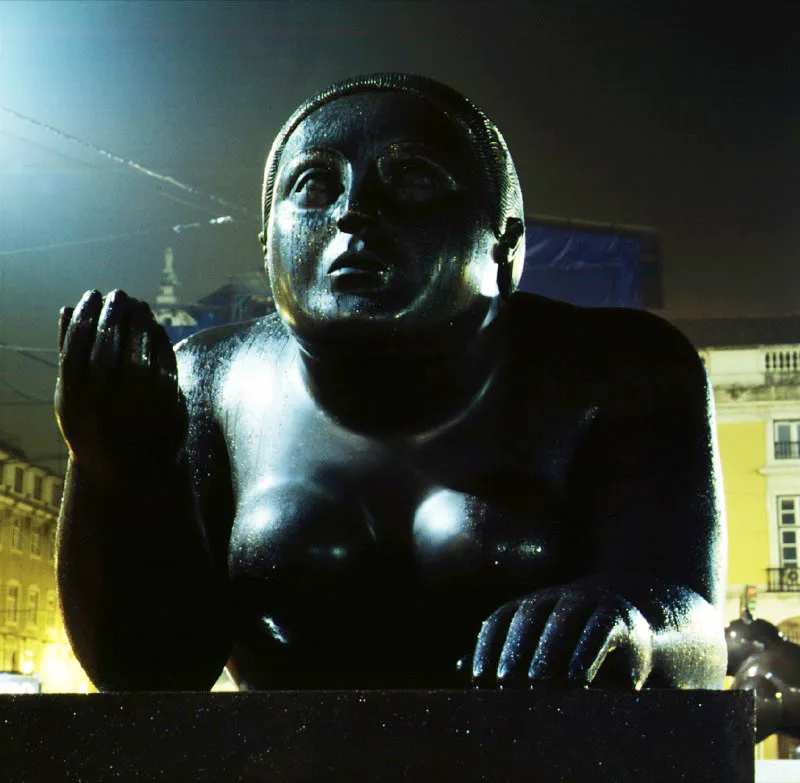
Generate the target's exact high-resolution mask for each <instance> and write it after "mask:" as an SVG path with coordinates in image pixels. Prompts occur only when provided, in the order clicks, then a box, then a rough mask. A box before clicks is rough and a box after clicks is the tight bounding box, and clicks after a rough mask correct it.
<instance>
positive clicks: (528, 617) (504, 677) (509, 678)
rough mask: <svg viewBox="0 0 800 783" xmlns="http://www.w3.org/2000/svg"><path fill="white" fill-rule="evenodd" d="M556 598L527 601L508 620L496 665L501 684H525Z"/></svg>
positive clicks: (544, 597) (547, 597)
mask: <svg viewBox="0 0 800 783" xmlns="http://www.w3.org/2000/svg"><path fill="white" fill-rule="evenodd" d="M556 600H557V598H556V597H555V596H551V595H547V596H542V597H535V598H527V599H525V600H524V601H522V602H521V603H520V606H519V609H517V611H516V613H515V614H514V617H513V619H512V620H511V625H510V626H509V628H508V633H507V634H506V639H505V643H504V644H503V649H502V652H501V653H500V661H499V663H498V666H497V679H498V681H499V683H500V684H501V685H504V686H507V685H523V684H527V679H528V669H529V668H530V664H531V659H532V657H533V653H534V651H535V650H536V648H537V646H538V642H539V639H540V637H541V635H542V631H543V630H544V627H545V624H546V623H547V620H548V618H549V617H550V615H551V613H552V611H553V607H554V606H555V604H556Z"/></svg>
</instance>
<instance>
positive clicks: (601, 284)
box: [519, 219, 662, 308]
mask: <svg viewBox="0 0 800 783" xmlns="http://www.w3.org/2000/svg"><path fill="white" fill-rule="evenodd" d="M519 287H520V289H521V290H523V291H529V292H531V293H536V294H541V295H542V296H547V297H550V298H551V299H560V300H561V301H565V302H570V303H571V304H577V305H584V306H590V307H636V308H643V307H660V306H662V303H661V291H660V267H659V260H658V241H657V236H656V234H655V231H653V230H650V229H625V228H624V227H615V226H606V227H603V226H601V225H599V224H590V223H581V222H580V221H572V222H570V221H561V220H558V219H553V220H552V221H550V222H549V223H548V222H543V221H538V220H526V223H525V266H524V268H523V271H522V279H521V281H520V286H519Z"/></svg>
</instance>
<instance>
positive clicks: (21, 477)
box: [14, 468, 25, 495]
mask: <svg viewBox="0 0 800 783" xmlns="http://www.w3.org/2000/svg"><path fill="white" fill-rule="evenodd" d="M24 482H25V471H24V470H23V469H22V468H14V492H16V493H17V494H18V495H21V494H22V488H23V486H24Z"/></svg>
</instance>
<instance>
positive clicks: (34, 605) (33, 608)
mask: <svg viewBox="0 0 800 783" xmlns="http://www.w3.org/2000/svg"><path fill="white" fill-rule="evenodd" d="M38 623H39V588H38V587H35V586H34V585H31V586H30V587H29V588H28V625H38Z"/></svg>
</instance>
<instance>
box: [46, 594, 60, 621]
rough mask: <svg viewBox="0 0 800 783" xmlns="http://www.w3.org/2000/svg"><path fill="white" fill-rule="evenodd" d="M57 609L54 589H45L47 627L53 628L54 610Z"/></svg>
mask: <svg viewBox="0 0 800 783" xmlns="http://www.w3.org/2000/svg"><path fill="white" fill-rule="evenodd" d="M57 611H58V599H57V598H56V593H55V590H48V591H47V627H48V628H55V626H56V612H57Z"/></svg>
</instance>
